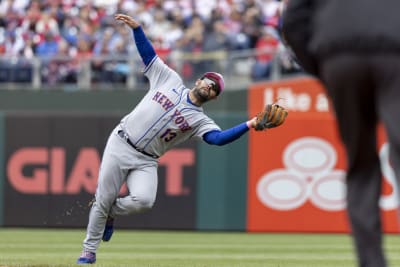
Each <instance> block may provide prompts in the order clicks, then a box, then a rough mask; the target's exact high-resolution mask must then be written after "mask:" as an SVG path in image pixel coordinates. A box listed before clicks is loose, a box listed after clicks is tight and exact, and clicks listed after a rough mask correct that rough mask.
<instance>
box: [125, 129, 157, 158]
mask: <svg viewBox="0 0 400 267" xmlns="http://www.w3.org/2000/svg"><path fill="white" fill-rule="evenodd" d="M118 135H119V136H120V137H122V138H123V139H124V140H125V141H126V142H127V143H128V144H129V145H130V146H131V147H133V148H134V149H135V150H136V151H138V152H140V153H142V154H143V155H146V156H148V157H152V158H153V159H158V156H155V155H152V154H150V153H147V152H146V151H144V150H143V149H140V148H138V147H137V146H135V145H134V144H133V143H132V142H131V140H130V139H129V138H128V135H127V134H126V133H125V132H124V131H123V130H118Z"/></svg>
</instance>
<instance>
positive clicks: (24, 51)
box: [0, 0, 298, 84]
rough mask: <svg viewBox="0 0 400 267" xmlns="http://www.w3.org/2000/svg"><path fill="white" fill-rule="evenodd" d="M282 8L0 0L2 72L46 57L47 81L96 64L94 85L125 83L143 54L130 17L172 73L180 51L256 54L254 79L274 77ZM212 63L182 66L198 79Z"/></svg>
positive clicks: (248, 0) (196, 1)
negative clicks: (122, 18) (125, 19)
mask: <svg viewBox="0 0 400 267" xmlns="http://www.w3.org/2000/svg"><path fill="white" fill-rule="evenodd" d="M282 5H283V3H282V2H281V1H278V0H147V1H144V0H92V1H86V0H0V57H3V60H1V61H0V62H1V63H0V65H1V66H0V67H1V68H2V69H3V70H4V68H7V67H8V68H10V66H11V65H10V64H9V63H10V61H11V60H10V58H19V60H20V62H19V64H14V65H13V66H17V68H19V69H23V68H24V65H26V67H27V69H28V70H29V66H30V64H31V61H30V59H32V58H35V57H38V58H40V59H41V62H42V63H44V64H43V66H42V68H41V73H42V78H43V80H44V81H45V82H47V83H50V84H56V83H58V82H72V83H73V82H76V80H77V75H78V71H79V68H80V64H79V62H80V61H81V60H83V59H89V58H92V59H95V60H92V61H91V69H92V71H93V77H92V79H93V80H94V81H121V82H123V81H125V79H126V76H127V74H128V73H129V71H130V70H129V64H128V63H127V59H129V58H130V57H132V56H133V55H134V54H135V53H137V51H136V47H135V45H134V42H133V41H132V33H131V31H130V30H129V29H128V28H127V27H126V26H124V25H121V24H118V23H116V22H115V20H114V18H113V15H114V14H116V13H125V14H129V15H131V16H133V17H135V18H136V19H138V20H139V21H140V22H141V24H142V25H143V28H144V31H145V32H146V34H147V36H148V37H149V39H150V40H151V41H152V43H153V45H154V47H155V49H156V51H157V53H158V54H159V56H160V57H162V58H163V59H164V60H165V61H166V62H167V63H168V64H171V65H172V67H174V66H173V65H174V61H173V60H171V55H173V53H174V52H176V51H179V52H187V53H188V54H189V55H196V54H197V53H207V52H209V53H214V54H215V53H216V52H218V51H221V52H224V53H226V52H231V51H247V50H253V51H255V53H254V55H255V56H254V62H253V64H252V66H251V72H250V75H251V77H252V79H254V80H260V79H266V78H268V77H269V75H270V72H271V62H272V59H273V58H274V56H275V55H276V53H277V52H278V51H282V50H284V46H283V45H282V42H281V40H280V37H279V34H278V30H277V29H278V27H279V17H280V13H281V8H282ZM110 58H112V59H113V60H109V59H110ZM214 61H215V60H214ZM26 62H29V63H26ZM210 62H213V60H211V61H206V60H198V61H196V60H194V61H193V60H190V61H188V63H186V64H183V66H180V70H182V73H181V74H182V75H183V76H185V78H191V77H195V76H196V75H199V73H201V72H204V71H205V70H207V68H210V67H211V66H209V65H208V64H210ZM279 62H280V63H279V64H280V65H281V70H282V71H283V72H288V73H290V72H292V71H297V70H298V68H297V66H296V64H294V63H293V62H292V61H291V60H290V59H289V57H281V58H280V61H279ZM14 63H15V62H14ZM176 67H177V66H176ZM3 76H4V77H3ZM2 77H3V78H7V75H4V74H3V75H1V74H0V81H1V80H2V79H3V78H2ZM8 78H9V77H8ZM21 79H23V77H22V78H21Z"/></svg>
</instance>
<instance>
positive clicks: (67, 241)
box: [0, 228, 400, 267]
mask: <svg viewBox="0 0 400 267" xmlns="http://www.w3.org/2000/svg"><path fill="white" fill-rule="evenodd" d="M84 235H85V232H84V230H63V229H62V230H61V229H51V230H45V229H12V228H0V266H36V267H38V266H74V263H75V260H76V258H77V257H78V256H79V253H80V250H81V242H82V239H83V238H84ZM385 246H386V251H387V255H388V258H389V262H390V263H391V266H400V253H399V252H400V238H399V237H397V236H394V235H388V236H386V237H385ZM352 251H353V250H352V244H351V239H350V237H349V236H347V235H319V234H309V235H306V234H304V235H303V234H260V233H257V234H255V233H251V234H250V233H231V232H229V233H221V232H176V231H128V230H117V231H116V232H115V233H114V236H113V238H112V240H111V241H110V242H108V243H104V242H103V243H102V244H101V246H100V249H99V250H98V253H97V263H96V266H134V267H135V266H143V267H144V266H146V267H158V266H160V267H167V266H168V267H180V266H197V267H211V266H212V267H214V266H215V267H217V266H226V267H235V266H236V267H259V266H263V267H264V266H265V267H328V266H329V267H341V266H343V267H347V266H349V267H350V266H355V265H356V264H355V258H354V254H353V252H352Z"/></svg>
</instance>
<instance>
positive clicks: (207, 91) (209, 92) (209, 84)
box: [193, 78, 217, 102]
mask: <svg viewBox="0 0 400 267" xmlns="http://www.w3.org/2000/svg"><path fill="white" fill-rule="evenodd" d="M193 90H194V93H195V96H196V97H197V98H198V99H199V100H200V101H201V102H206V101H208V100H211V99H214V98H216V97H217V89H216V84H215V82H214V81H213V80H211V79H208V78H203V79H199V80H197V81H196V84H195V87H194V89H193Z"/></svg>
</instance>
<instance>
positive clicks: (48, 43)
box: [36, 31, 58, 57]
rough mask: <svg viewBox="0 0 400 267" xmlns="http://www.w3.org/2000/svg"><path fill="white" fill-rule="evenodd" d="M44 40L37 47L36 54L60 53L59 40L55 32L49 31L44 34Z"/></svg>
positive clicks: (47, 55) (50, 54) (51, 54)
mask: <svg viewBox="0 0 400 267" xmlns="http://www.w3.org/2000/svg"><path fill="white" fill-rule="evenodd" d="M43 35H44V40H43V41H42V42H41V43H40V44H39V45H38V46H37V47H36V55H38V56H39V57H50V56H53V55H56V54H57V53H58V42H57V40H56V38H55V36H54V33H53V32H51V31H49V32H46V33H44V34H43Z"/></svg>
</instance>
